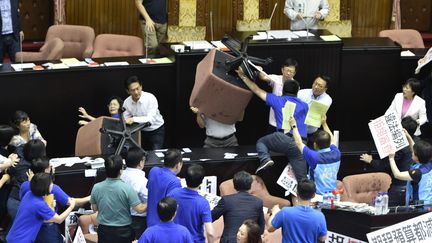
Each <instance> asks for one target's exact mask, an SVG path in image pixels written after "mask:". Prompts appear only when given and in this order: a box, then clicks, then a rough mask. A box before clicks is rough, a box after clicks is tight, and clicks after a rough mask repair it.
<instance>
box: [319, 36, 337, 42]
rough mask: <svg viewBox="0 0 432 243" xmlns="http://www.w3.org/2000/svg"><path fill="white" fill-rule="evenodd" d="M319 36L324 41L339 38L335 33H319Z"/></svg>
mask: <svg viewBox="0 0 432 243" xmlns="http://www.w3.org/2000/svg"><path fill="white" fill-rule="evenodd" d="M320 37H321V39H323V40H324V41H340V40H341V39H340V38H339V37H338V36H337V35H321V36H320Z"/></svg>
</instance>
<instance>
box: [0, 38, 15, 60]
mask: <svg viewBox="0 0 432 243" xmlns="http://www.w3.org/2000/svg"><path fill="white" fill-rule="evenodd" d="M19 50H20V43H19V39H18V40H17V39H15V36H14V34H13V33H12V34H8V35H1V34H0V63H3V55H4V54H5V53H6V52H7V53H8V54H9V58H10V60H11V62H15V55H16V53H17V52H19Z"/></svg>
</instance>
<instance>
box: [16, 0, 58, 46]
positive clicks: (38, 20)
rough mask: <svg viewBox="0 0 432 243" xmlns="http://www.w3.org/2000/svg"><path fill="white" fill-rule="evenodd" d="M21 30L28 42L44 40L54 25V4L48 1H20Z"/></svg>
mask: <svg viewBox="0 0 432 243" xmlns="http://www.w3.org/2000/svg"><path fill="white" fill-rule="evenodd" d="M19 8H20V15H21V28H22V30H23V31H24V36H25V37H24V39H25V40H26V41H38V40H44V39H45V35H46V32H47V30H48V27H49V26H51V25H52V24H53V15H54V12H53V4H52V1H47V0H21V1H20V5H19Z"/></svg>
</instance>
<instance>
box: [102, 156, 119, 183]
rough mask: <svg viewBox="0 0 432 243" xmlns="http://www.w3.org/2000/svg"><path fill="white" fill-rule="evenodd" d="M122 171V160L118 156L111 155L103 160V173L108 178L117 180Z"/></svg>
mask: <svg viewBox="0 0 432 243" xmlns="http://www.w3.org/2000/svg"><path fill="white" fill-rule="evenodd" d="M122 169H123V159H122V157H121V156H120V155H111V156H109V157H108V158H107V159H105V172H106V175H107V177H108V178H117V177H118V176H119V175H120V171H121V170H122Z"/></svg>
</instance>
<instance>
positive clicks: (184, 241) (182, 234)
mask: <svg viewBox="0 0 432 243" xmlns="http://www.w3.org/2000/svg"><path fill="white" fill-rule="evenodd" d="M167 242H168V243H191V242H193V240H192V236H191V234H190V233H189V231H188V229H186V227H184V226H182V225H179V224H175V223H174V222H173V221H169V222H160V223H158V224H156V225H154V226H152V227H149V228H147V229H146V231H144V233H143V234H142V235H141V237H140V238H139V240H138V243H167Z"/></svg>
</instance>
